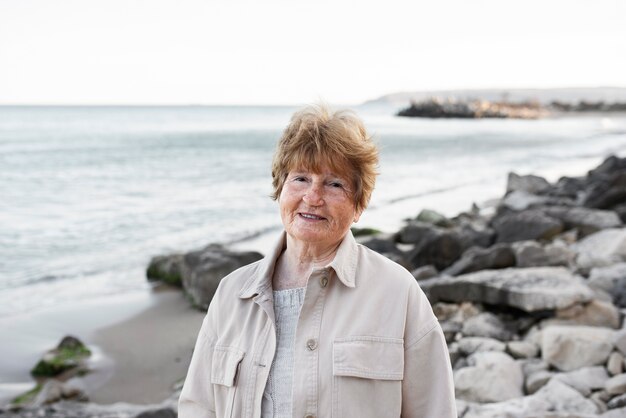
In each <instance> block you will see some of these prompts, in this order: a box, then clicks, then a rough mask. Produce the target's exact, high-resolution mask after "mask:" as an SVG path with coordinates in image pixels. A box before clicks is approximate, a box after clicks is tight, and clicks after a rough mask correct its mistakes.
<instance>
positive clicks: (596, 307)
mask: <svg viewBox="0 0 626 418" xmlns="http://www.w3.org/2000/svg"><path fill="white" fill-rule="evenodd" d="M548 321H552V322H560V323H562V324H570V325H589V326H594V327H607V328H619V325H620V313H619V310H618V309H617V308H616V307H615V305H613V304H612V303H611V302H604V301H601V300H592V301H591V302H589V303H581V304H577V305H573V306H571V307H569V308H565V309H560V310H558V311H557V312H556V319H555V320H554V319H553V320H548Z"/></svg>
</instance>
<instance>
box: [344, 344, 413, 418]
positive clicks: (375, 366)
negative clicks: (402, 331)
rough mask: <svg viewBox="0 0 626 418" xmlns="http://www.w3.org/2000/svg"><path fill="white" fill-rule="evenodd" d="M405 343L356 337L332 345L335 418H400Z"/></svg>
mask: <svg viewBox="0 0 626 418" xmlns="http://www.w3.org/2000/svg"><path fill="white" fill-rule="evenodd" d="M403 376H404V340H402V339H401V338H386V337H370V336H355V337H347V338H339V339H336V340H335V341H334V343H333V390H332V403H333V414H332V416H333V417H348V416H355V417H356V416H358V417H377V418H385V417H399V416H400V412H401V409H402V379H403Z"/></svg>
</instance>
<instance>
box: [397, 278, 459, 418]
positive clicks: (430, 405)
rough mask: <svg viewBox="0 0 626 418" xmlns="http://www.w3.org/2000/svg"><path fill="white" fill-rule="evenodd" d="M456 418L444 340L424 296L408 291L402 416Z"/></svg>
mask: <svg viewBox="0 0 626 418" xmlns="http://www.w3.org/2000/svg"><path fill="white" fill-rule="evenodd" d="M418 417H420V418H456V417H457V412H456V401H455V399H454V379H453V376H452V367H451V365H450V356H449V354H448V347H447V345H446V340H445V337H444V335H443V331H442V330H441V326H440V325H439V321H438V320H437V318H436V317H435V315H434V314H433V312H432V308H431V307H430V303H429V302H428V299H427V298H426V296H425V295H424V293H423V292H422V290H421V289H420V288H419V286H417V282H415V286H414V287H412V289H411V292H410V294H409V301H408V312H407V322H406V331H405V348H404V379H403V381H402V418H418Z"/></svg>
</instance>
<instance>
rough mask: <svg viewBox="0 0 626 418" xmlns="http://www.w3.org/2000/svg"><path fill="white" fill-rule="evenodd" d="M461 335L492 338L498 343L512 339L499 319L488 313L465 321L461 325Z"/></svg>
mask: <svg viewBox="0 0 626 418" xmlns="http://www.w3.org/2000/svg"><path fill="white" fill-rule="evenodd" d="M463 335H466V336H472V337H484V338H493V339H496V340H500V341H508V340H509V339H511V337H512V335H511V331H509V330H508V329H507V328H506V326H505V325H504V323H503V322H502V321H501V320H500V318H498V317H497V316H496V315H494V314H492V313H490V312H483V313H481V314H478V315H476V316H473V317H471V318H469V319H467V320H466V321H465V322H464V323H463ZM502 351H504V350H502Z"/></svg>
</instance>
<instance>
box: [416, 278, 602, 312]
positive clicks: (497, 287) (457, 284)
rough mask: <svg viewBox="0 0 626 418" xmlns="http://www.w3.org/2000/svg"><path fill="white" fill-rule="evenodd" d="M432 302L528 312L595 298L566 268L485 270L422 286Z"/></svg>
mask: <svg viewBox="0 0 626 418" xmlns="http://www.w3.org/2000/svg"><path fill="white" fill-rule="evenodd" d="M420 286H421V287H422V289H423V290H424V291H425V292H426V294H427V295H428V297H429V299H430V300H431V302H432V303H434V302H438V301H449V302H462V301H469V302H480V303H488V304H492V305H504V306H511V307H515V308H518V309H521V310H524V311H526V312H535V311H543V310H553V309H560V308H566V307H568V306H571V305H573V304H575V303H580V302H586V301H589V300H591V299H592V297H593V292H592V291H591V289H589V287H588V286H587V285H586V284H585V283H584V281H583V280H582V279H581V278H580V277H578V276H575V275H573V274H572V273H571V272H570V271H568V270H567V269H565V268H563V267H530V268H509V269H503V270H483V271H479V272H475V273H469V274H463V275H460V276H457V277H445V276H441V277H437V278H434V279H429V280H424V281H422V282H421V283H420Z"/></svg>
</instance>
